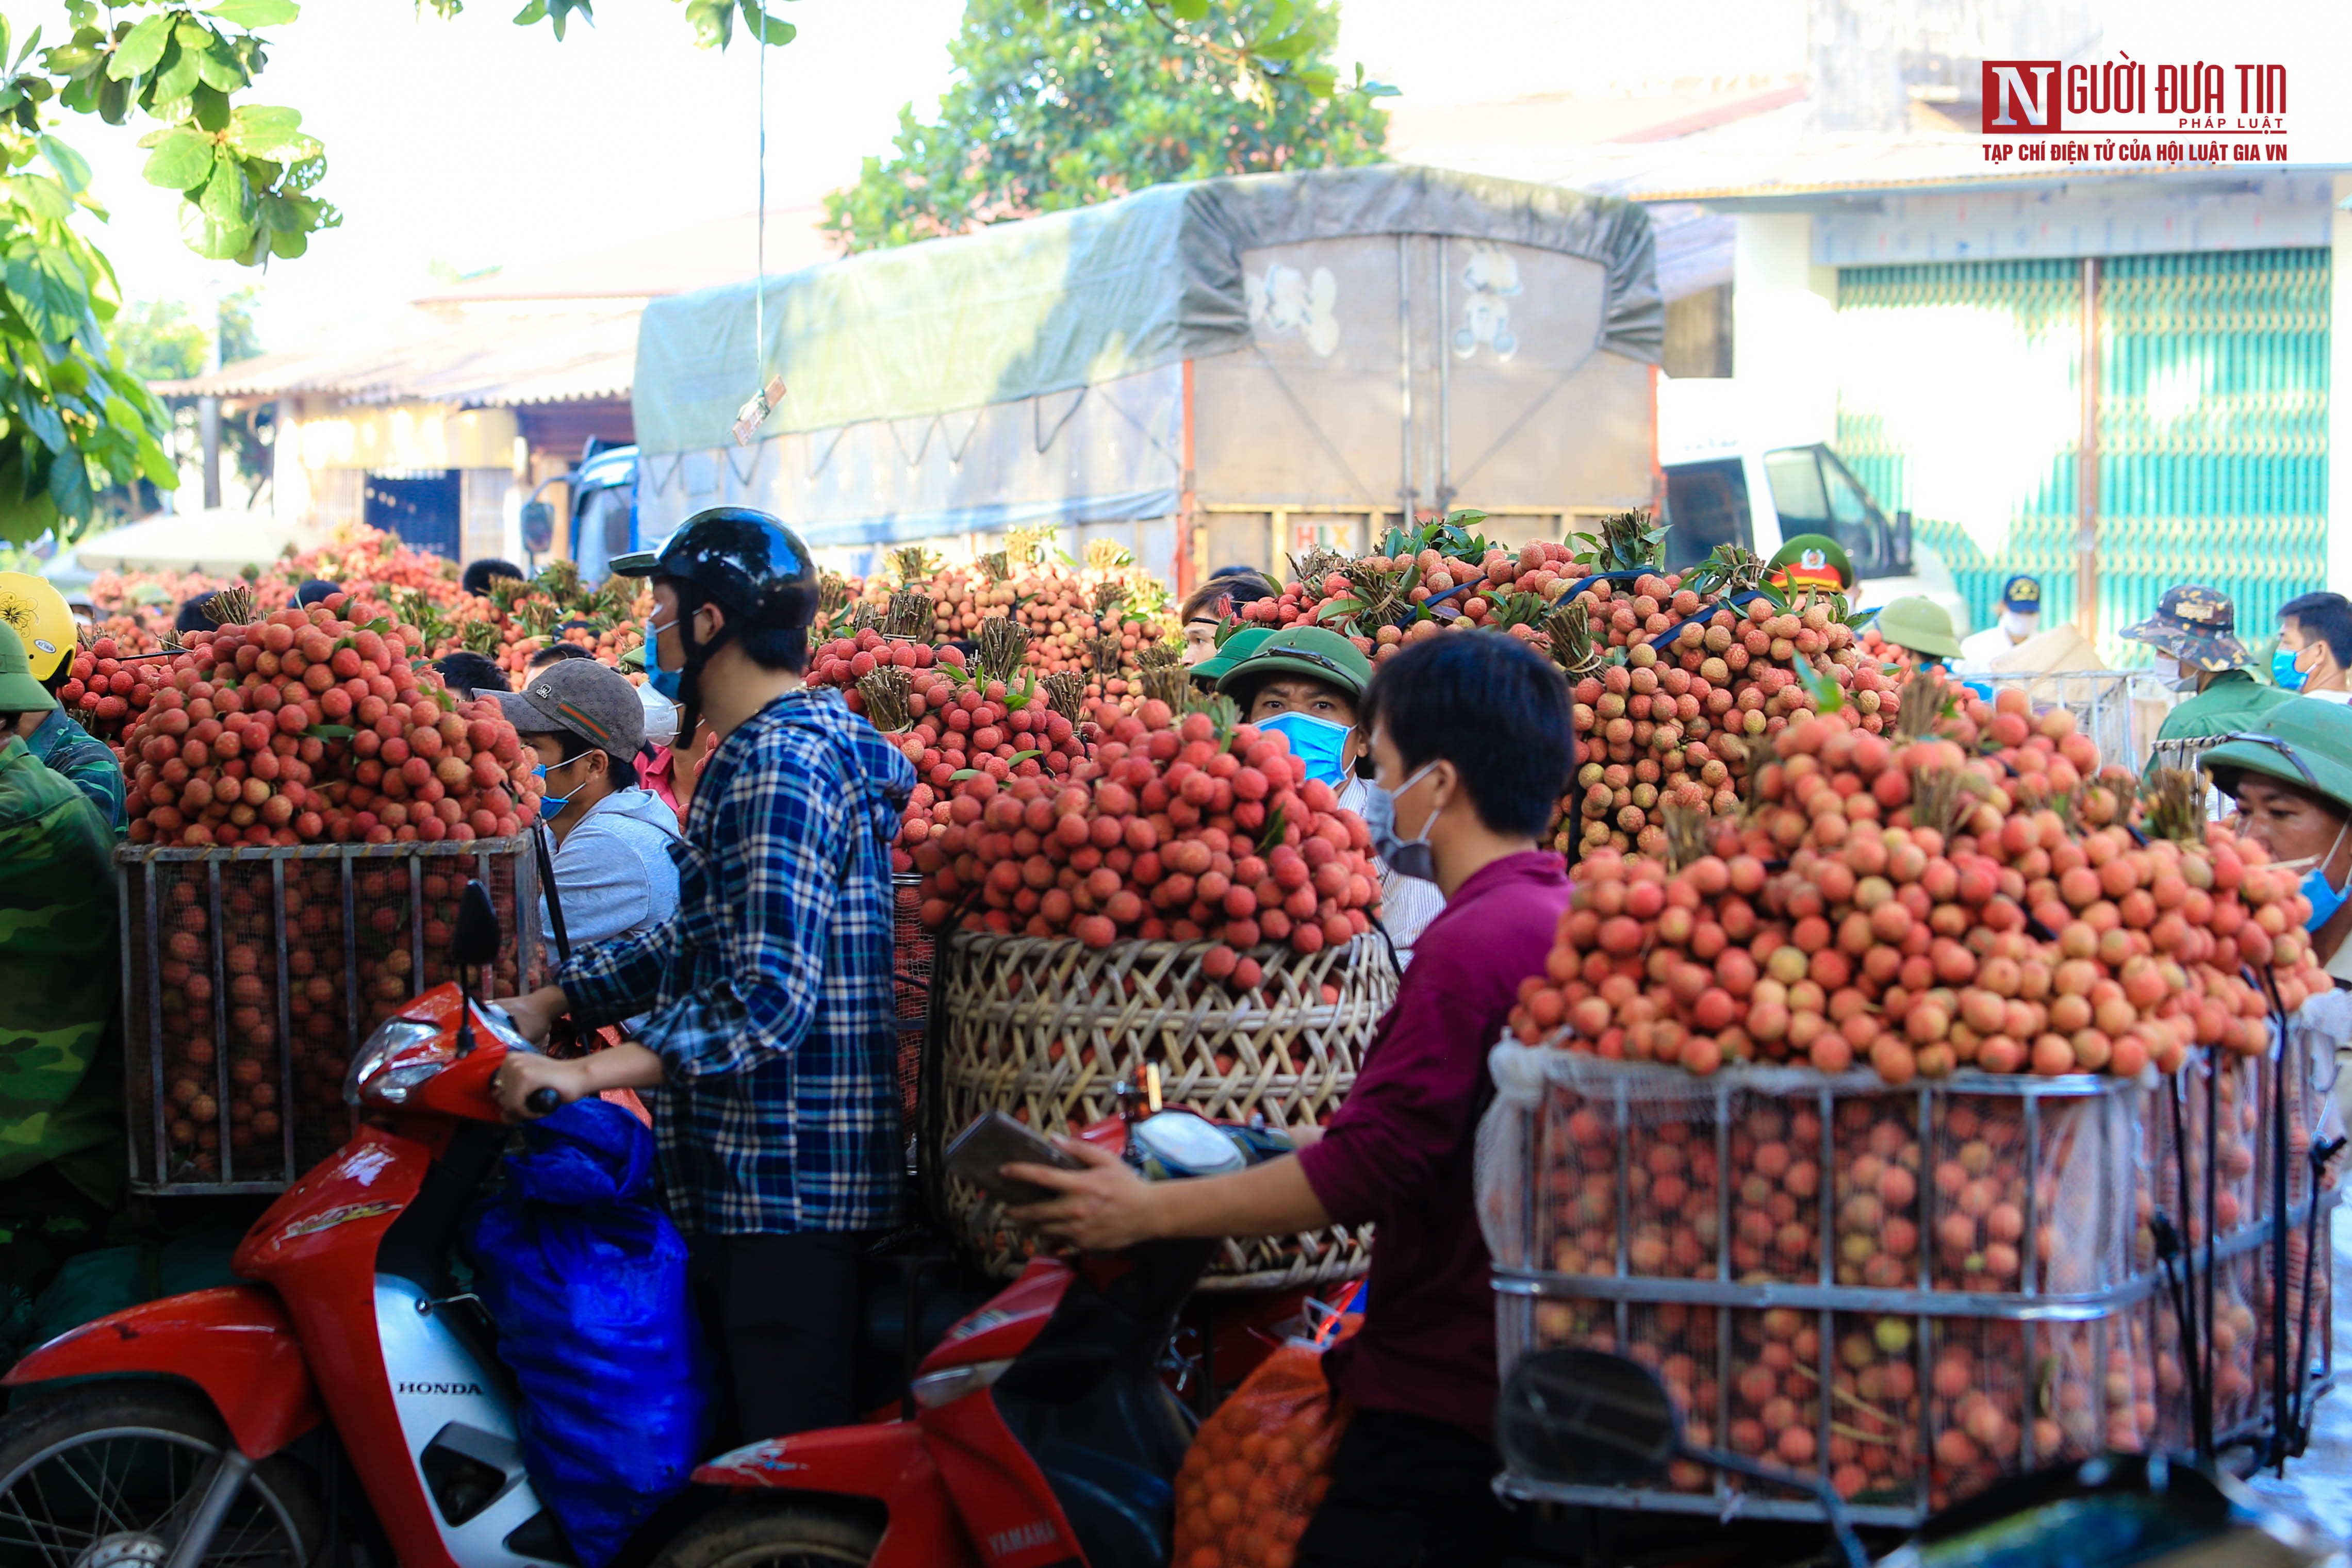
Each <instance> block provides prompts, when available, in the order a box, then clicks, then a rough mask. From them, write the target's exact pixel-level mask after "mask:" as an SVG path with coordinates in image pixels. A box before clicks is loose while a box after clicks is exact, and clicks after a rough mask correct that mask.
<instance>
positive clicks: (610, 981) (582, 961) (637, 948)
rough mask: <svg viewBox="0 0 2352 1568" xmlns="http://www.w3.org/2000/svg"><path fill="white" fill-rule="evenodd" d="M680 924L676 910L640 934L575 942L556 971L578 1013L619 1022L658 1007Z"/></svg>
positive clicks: (599, 1020) (588, 1020)
mask: <svg viewBox="0 0 2352 1568" xmlns="http://www.w3.org/2000/svg"><path fill="white" fill-rule="evenodd" d="M674 925H677V916H676V915H672V916H670V918H669V919H667V920H665V921H663V922H662V923H661V924H660V925H650V926H647V927H646V929H645V930H643V931H640V932H638V933H637V934H636V935H635V936H622V937H617V938H615V939H614V940H613V941H610V942H599V943H596V944H594V945H593V946H586V947H576V948H574V949H573V950H572V960H571V962H569V963H567V964H565V965H564V966H563V967H562V968H561V969H560V970H558V971H557V973H556V977H555V983H556V984H557V985H559V986H562V988H563V998H564V1000H566V1001H567V1002H569V1003H570V1004H571V1005H572V1016H573V1017H575V1018H577V1019H580V1021H581V1022H583V1023H587V1024H607V1023H618V1022H620V1020H621V1019H625V1018H634V1017H635V1016H636V1015H637V1014H639V1013H641V1012H643V1011H645V1010H646V1009H647V1008H649V1007H652V1006H653V1005H654V1001H655V999H656V993H657V992H659V990H660V989H661V983H662V976H663V975H664V974H665V973H666V972H667V969H668V967H669V965H668V957H669V954H670V951H671V949H672V948H673V947H674V946H676V944H677V936H676V934H675V933H674V932H673V931H672V930H671V927H672V926H674Z"/></svg>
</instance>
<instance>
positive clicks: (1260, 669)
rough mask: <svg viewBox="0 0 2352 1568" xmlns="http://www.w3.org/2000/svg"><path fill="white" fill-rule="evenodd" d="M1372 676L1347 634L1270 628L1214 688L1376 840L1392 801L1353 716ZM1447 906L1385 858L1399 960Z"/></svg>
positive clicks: (1385, 914) (1386, 920) (1384, 907)
mask: <svg viewBox="0 0 2352 1568" xmlns="http://www.w3.org/2000/svg"><path fill="white" fill-rule="evenodd" d="M1247 635H1249V633H1247V632H1240V633H1237V634H1236V635H1235V636H1234V638H1233V639H1232V640H1231V641H1233V642H1238V641H1240V639H1241V638H1242V637H1244V636H1247ZM1371 678H1372V662H1371V660H1370V659H1368V658H1366V657H1365V656H1364V651H1363V650H1362V649H1360V648H1359V647H1357V646H1356V644H1355V643H1352V642H1350V641H1349V639H1347V638H1345V637H1342V636H1341V635H1339V632H1334V631H1332V630H1330V629H1329V628H1328V627H1325V626H1292V627H1287V628H1286V629H1284V630H1282V631H1279V632H1268V633H1267V634H1266V636H1265V639H1264V640H1263V641H1261V642H1259V643H1256V644H1255V646H1254V647H1253V648H1252V649H1251V650H1250V651H1249V652H1248V653H1247V654H1246V655H1245V656H1244V657H1243V658H1241V659H1238V660H1236V661H1235V662H1234V666H1233V668H1231V669H1230V670H1227V671H1226V672H1225V673H1224V674H1223V675H1222V676H1221V677H1219V679H1218V681H1217V690H1218V691H1220V692H1221V693H1223V695H1226V696H1229V697H1231V698H1233V699H1234V702H1235V703H1236V704H1238V705H1239V706H1240V707H1241V710H1242V717H1243V718H1244V720H1246V721H1247V722H1249V723H1251V724H1254V725H1255V726H1257V727H1258V728H1260V729H1262V730H1265V732H1267V733H1268V734H1273V735H1279V736H1281V737H1283V740H1284V741H1285V742H1286V744H1287V745H1288V746H1289V747H1290V754H1291V755H1292V756H1293V757H1298V758H1305V759H1306V762H1307V778H1308V779H1310V780H1320V781H1321V782H1323V783H1324V784H1327V785H1328V786H1330V788H1331V789H1332V791H1333V793H1334V794H1336V795H1337V796H1338V798H1339V808H1340V810H1347V811H1353V812H1355V813H1356V814H1357V815H1358V816H1360V817H1362V818H1364V819H1365V822H1366V825H1367V826H1370V827H1374V828H1375V838H1376V840H1377V836H1378V833H1377V830H1378V828H1379V827H1381V826H1383V825H1384V824H1378V823H1375V822H1374V821H1373V817H1374V815H1375V814H1376V813H1377V811H1378V810H1379V809H1380V808H1381V807H1382V806H1385V805H1386V804H1388V800H1387V797H1386V796H1383V795H1380V794H1379V792H1378V791H1376V790H1374V789H1370V787H1369V786H1367V784H1366V783H1365V781H1364V779H1363V777H1362V774H1363V772H1364V769H1365V766H1366V758H1369V757H1370V755H1371V740H1370V737H1368V736H1367V735H1365V734H1364V732H1363V728H1362V727H1361V726H1360V725H1358V724H1357V722H1356V707H1357V705H1358V704H1359V703H1360V702H1362V701H1363V699H1364V687H1365V686H1366V685H1368V684H1370V681H1371ZM1375 862H1376V863H1378V857H1377V856H1376V857H1375ZM1444 907H1445V898H1444V894H1440V893H1439V892H1438V891H1437V884H1436V883H1429V882H1423V881H1421V880H1420V879H1418V878H1415V877H1409V876H1400V875H1398V874H1397V873H1396V872H1395V871H1393V870H1391V868H1390V867H1389V866H1387V865H1386V864H1381V926H1382V928H1383V929H1384V930H1386V931H1387V932H1388V934H1389V940H1390V941H1391V942H1392V943H1394V944H1395V945H1396V953H1397V958H1398V960H1399V961H1400V962H1410V961H1411V960H1412V945H1413V943H1414V941H1415V940H1417V939H1418V938H1419V937H1420V936H1421V933H1422V929H1423V927H1424V926H1426V925H1428V924H1429V923H1430V922H1431V921H1432V920H1434V919H1436V918H1437V915H1438V914H1439V912H1440V911H1442V910H1443V909H1444Z"/></svg>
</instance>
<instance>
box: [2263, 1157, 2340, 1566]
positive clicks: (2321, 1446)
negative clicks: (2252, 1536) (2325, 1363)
mask: <svg viewBox="0 0 2352 1568" xmlns="http://www.w3.org/2000/svg"><path fill="white" fill-rule="evenodd" d="M2333 1227H2334V1228H2333V1234H2334V1238H2335V1248H2334V1253H2335V1268H2336V1289H2335V1291H2333V1292H2332V1295H2333V1302H2332V1305H2333V1315H2334V1318H2335V1328H2336V1368H2337V1376H2338V1377H2339V1378H2340V1379H2342V1380H2343V1382H2344V1384H2345V1386H2343V1387H2339V1388H2337V1389H2336V1390H2335V1392H2333V1393H2331V1394H2329V1395H2328V1396H2326V1398H2324V1399H2322V1400H2320V1402H2319V1405H2318V1406H2317V1408H2316V1410H2315V1413H2314V1416H2313V1422H2312V1432H2311V1447H2310V1448H2309V1449H2308V1450H2306V1451H2305V1454H2304V1456H2303V1458H2299V1459H2292V1460H2289V1461H2288V1463H2287V1467H2286V1476H2285V1478H2284V1479H2281V1478H2279V1477H2278V1476H2276V1475H2274V1474H2273V1473H2271V1472H2270V1471H2267V1470H2266V1471H2264V1472H2263V1474H2262V1475H2260V1476H2257V1477H2255V1478H2254V1479H2252V1482H2250V1483H2249V1484H2251V1485H2252V1487H2253V1488H2254V1490H2256V1491H2258V1492H2260V1493H2262V1495H2263V1497H2264V1498H2266V1499H2268V1500H2270V1501H2272V1502H2273V1503H2274V1504H2276V1505H2277V1506H2278V1507H2279V1508H2280V1509H2281V1510H2283V1511H2285V1512H2288V1513H2292V1514H2294V1516H2295V1517H2296V1518H2298V1519H2301V1520H2303V1521H2305V1522H2306V1523H2308V1524H2314V1525H2316V1526H2318V1527H2319V1528H2320V1529H2322V1530H2325V1531H2327V1532H2328V1533H2329V1534H2330V1535H2333V1536H2334V1537H2336V1540H2338V1541H2346V1542H2352V1367H2347V1365H2346V1364H2345V1360H2344V1358H2345V1357H2347V1355H2352V1204H2339V1205H2337V1206H2336V1212H2335V1214H2334V1216H2333Z"/></svg>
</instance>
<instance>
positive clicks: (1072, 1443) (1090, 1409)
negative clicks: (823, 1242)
mask: <svg viewBox="0 0 2352 1568" xmlns="http://www.w3.org/2000/svg"><path fill="white" fill-rule="evenodd" d="M1081 1136H1083V1137H1085V1138H1087V1141H1089V1142H1091V1143H1094V1144H1096V1145H1097V1146H1100V1147H1105V1148H1108V1149H1111V1150H1113V1151H1114V1152H1121V1153H1129V1154H1130V1155H1133V1156H1135V1157H1137V1158H1138V1160H1139V1163H1144V1164H1147V1165H1148V1166H1149V1167H1150V1168H1152V1169H1154V1170H1155V1172H1156V1173H1164V1174H1168V1175H1175V1176H1181V1175H1187V1174H1193V1173H1200V1172H1205V1171H1209V1170H1214V1169H1219V1168H1229V1167H1231V1166H1234V1165H1235V1164H1238V1163H1249V1162H1254V1161H1255V1160H1257V1159H1261V1158H1264V1157H1266V1156H1267V1155H1272V1154H1274V1153H1276V1152H1279V1151H1280V1150H1281V1149H1282V1148H1284V1147H1286V1146H1287V1145H1286V1142H1285V1141H1284V1140H1282V1139H1280V1138H1279V1137H1278V1136H1270V1135H1268V1134H1255V1133H1252V1132H1250V1131H1248V1130H1247V1129H1241V1128H1229V1127H1223V1126H1218V1125H1215V1124H1211V1123H1209V1122H1207V1121H1205V1120H1203V1119H1202V1118H1201V1117H1199V1116H1197V1115H1194V1114H1192V1113H1190V1112H1185V1111H1172V1110H1171V1111H1163V1112H1160V1113H1157V1114H1154V1115H1151V1116H1149V1117H1144V1118H1141V1119H1139V1120H1136V1121H1132V1122H1129V1121H1122V1120H1116V1119H1115V1120H1112V1121H1108V1122H1104V1123H1099V1124H1096V1125H1095V1126H1093V1127H1089V1128H1087V1130H1086V1131H1085V1132H1084V1133H1083V1134H1081ZM1214 1250H1215V1243H1213V1242H1208V1241H1158V1242H1149V1243H1146V1244H1144V1245H1141V1246H1138V1247H1135V1248H1131V1249H1129V1250H1127V1251H1125V1252H1121V1253H1108V1254H1091V1253H1090V1254H1086V1255H1083V1256H1080V1257H1078V1258H1076V1259H1059V1258H1052V1259H1048V1258H1041V1259H1038V1260H1035V1261H1034V1262H1032V1263H1031V1264H1030V1265H1029V1266H1028V1268H1027V1269H1026V1270H1024V1271H1023V1273H1022V1275H1021V1277H1020V1278H1019V1279H1017V1280H1015V1281H1013V1283H1012V1284H1011V1285H1009V1286H1007V1287H1006V1288H1005V1290H1004V1291H1003V1293H1002V1294H1000V1295H998V1296H997V1297H996V1298H995V1299H994V1300H993V1301H990V1302H989V1303H988V1304H987V1305H986V1306H985V1307H983V1308H982V1309H981V1310H980V1311H979V1312H974V1313H973V1314H971V1316H970V1317H968V1318H965V1319H964V1320H963V1321H962V1322H960V1323H958V1324H956V1326H955V1327H954V1328H953V1329H952V1330H950V1332H949V1333H948V1335H947V1337H946V1339H944V1340H943V1341H941V1342H940V1344H939V1345H938V1346H937V1347H936V1348H934V1349H933V1350H932V1351H931V1353H930V1354H929V1355H928V1356H926V1357H925V1358H924V1359H923V1361H922V1363H921V1364H920V1366H919V1368H918V1369H917V1372H916V1375H915V1378H914V1381H913V1383H912V1384H911V1385H910V1386H909V1389H908V1405H909V1406H911V1410H910V1413H909V1414H908V1415H907V1416H905V1417H903V1418H901V1419H898V1420H895V1421H880V1422H874V1423H869V1424H867V1425H866V1426H861V1427H841V1428H836V1429H835V1430H832V1431H824V1432H807V1433H803V1434H800V1435H799V1436H796V1437H782V1438H774V1439H771V1440H769V1441H766V1442H761V1443H754V1444H751V1445H750V1446H749V1447H747V1448H739V1449H737V1450H735V1451H734V1452H733V1453H730V1454H725V1455H722V1456H720V1457H719V1458H716V1459H714V1460H712V1461H711V1462H710V1463H709V1464H708V1465H705V1466H703V1467H702V1468H701V1469H698V1471H696V1472H695V1478H694V1479H695V1480H696V1481H697V1482H698V1483H699V1484H701V1485H703V1486H706V1487H713V1488H722V1489H725V1490H728V1491H731V1492H732V1493H734V1494H735V1495H734V1499H733V1500H732V1501H731V1502H730V1505H729V1506H728V1507H726V1508H724V1509H721V1510H719V1511H716V1512H714V1513H711V1514H710V1515H709V1516H707V1517H706V1518H704V1519H703V1520H702V1521H700V1522H698V1524H696V1525H694V1526H691V1527H689V1528H688V1530H686V1531H684V1532H682V1533H681V1534H680V1535H679V1536H678V1537H677V1540H676V1541H674V1542H672V1543H671V1545H670V1546H669V1547H668V1548H667V1550H666V1551H665V1552H664V1553H663V1555H662V1557H661V1559H660V1563H659V1568H756V1565H767V1564H782V1563H793V1564H800V1563H861V1564H871V1565H872V1568H1045V1565H1046V1564H1066V1565H1072V1568H1078V1565H1083V1568H1167V1564H1168V1562H1169V1558H1170V1552H1171V1548H1172V1545H1173V1542H1172V1541H1171V1522H1172V1520H1173V1516H1174V1480H1175V1476H1176V1470H1177V1467H1178V1466H1179V1465H1181V1463H1182V1462H1183V1458H1184V1451H1185V1448H1187V1446H1188V1445H1189V1444H1190V1443H1191V1442H1192V1421H1191V1419H1190V1418H1188V1416H1186V1414H1185V1411H1184V1409H1183V1406H1181V1404H1180V1403H1179V1401H1178V1400H1177V1398H1176V1396H1175V1395H1174V1394H1173V1393H1172V1392H1171V1389H1170V1388H1169V1386H1168V1385H1167V1383H1166V1381H1165V1380H1164V1379H1163V1377H1162V1375H1161V1362H1162V1358H1163V1356H1164V1355H1165V1354H1166V1352H1167V1349H1168V1345H1169V1340H1170V1336H1171V1333H1173V1332H1174V1330H1175V1327H1176V1323H1177V1317H1178V1313H1179V1312H1180V1311H1181V1308H1182V1307H1183V1305H1184V1301H1185V1299H1186V1298H1187V1297H1188V1296H1190V1295H1191V1294H1192V1289H1193V1287H1194V1285H1196V1284H1197V1283H1198V1282H1199V1281H1200V1278H1201V1274H1202V1270H1203V1269H1205V1268H1206V1267H1207V1265H1208V1263H1209V1260H1210V1259H1211V1257H1212V1256H1213V1253H1214Z"/></svg>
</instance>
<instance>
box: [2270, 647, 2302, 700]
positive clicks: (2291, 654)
mask: <svg viewBox="0 0 2352 1568" xmlns="http://www.w3.org/2000/svg"><path fill="white" fill-rule="evenodd" d="M2294 660H2295V651H2294V649H2292V648H2273V649H2272V650H2271V680H2272V681H2273V683H2274V684H2275V685H2277V686H2278V689H2279V690H2281V691H2283V692H2299V691H2301V690H2303V684H2304V683H2305V681H2308V680H2309V679H2311V677H2310V676H2309V675H2306V674H2304V673H2303V672H2302V671H2301V670H2298V669H2296V668H2295V667H2294Z"/></svg>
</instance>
